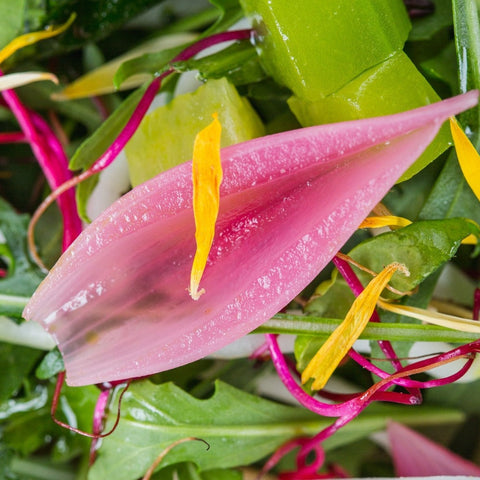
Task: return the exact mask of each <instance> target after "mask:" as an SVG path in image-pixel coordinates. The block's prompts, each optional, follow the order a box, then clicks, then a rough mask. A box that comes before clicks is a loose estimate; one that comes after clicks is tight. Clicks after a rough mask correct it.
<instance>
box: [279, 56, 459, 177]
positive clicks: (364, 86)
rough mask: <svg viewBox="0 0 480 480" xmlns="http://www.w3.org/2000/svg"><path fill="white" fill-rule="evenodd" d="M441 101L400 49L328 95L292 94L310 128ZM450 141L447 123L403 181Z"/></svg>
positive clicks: (295, 106) (292, 103) (295, 107)
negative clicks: (312, 97) (308, 97)
mask: <svg viewBox="0 0 480 480" xmlns="http://www.w3.org/2000/svg"><path fill="white" fill-rule="evenodd" d="M439 100H440V98H439V97H438V95H437V94H436V93H435V91H434V90H433V88H432V87H431V86H430V84H429V83H428V82H427V80H425V78H424V77H423V76H422V74H421V73H420V72H419V71H418V70H417V68H416V67H415V65H413V63H412V62H411V60H410V59H409V58H408V56H407V55H406V54H405V53H403V52H398V53H396V54H395V55H394V56H393V57H391V58H389V59H388V60H386V61H385V62H382V63H381V64H380V65H377V66H375V67H373V68H371V69H370V70H367V71H366V72H364V73H362V75H360V76H359V77H357V78H355V79H354V80H352V81H351V82H350V83H348V84H347V85H346V86H344V87H343V88H341V89H340V90H338V91H337V92H335V93H332V94H331V95H329V96H328V97H326V98H323V99H321V100H318V101H315V102H310V101H306V100H303V99H300V98H298V97H291V98H290V99H289V101H288V103H289V105H290V108H291V109H292V111H293V113H294V114H295V116H296V117H297V119H298V121H299V122H300V124H301V125H302V126H304V127H306V126H311V125H319V124H323V123H334V122H340V121H345V120H355V119H358V118H366V117H376V116H381V115H389V114H392V113H398V112H403V111H405V110H410V109H412V108H416V107H420V106H423V105H428V104H430V103H433V102H437V101H439ZM450 142H451V137H450V134H449V130H448V127H447V126H444V127H442V129H441V130H440V132H439V133H438V135H437V137H436V138H435V140H434V141H433V142H432V143H431V144H430V146H429V147H428V148H427V150H426V151H425V152H424V153H423V155H422V156H421V157H420V158H419V159H418V160H417V161H416V162H415V164H414V165H412V167H410V169H409V170H408V171H407V172H406V173H405V174H404V175H403V177H402V180H406V179H407V178H410V177H411V176H412V175H414V174H415V173H416V172H418V171H420V170H421V169H422V168H424V167H425V166H426V165H428V164H429V163H430V162H431V161H432V160H434V159H435V158H437V156H438V155H440V154H441V153H442V152H443V151H444V150H445V149H446V148H447V147H448V146H449V145H450Z"/></svg>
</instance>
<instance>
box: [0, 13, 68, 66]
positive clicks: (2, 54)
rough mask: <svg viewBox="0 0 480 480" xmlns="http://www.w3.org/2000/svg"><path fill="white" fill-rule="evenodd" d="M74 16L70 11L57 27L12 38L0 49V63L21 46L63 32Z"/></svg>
mask: <svg viewBox="0 0 480 480" xmlns="http://www.w3.org/2000/svg"><path fill="white" fill-rule="evenodd" d="M75 17H76V15H75V13H72V14H71V15H70V18H69V19H68V20H67V21H66V22H65V23H64V24H63V25H60V26H59V27H52V26H49V27H47V28H46V29H45V30H41V31H39V32H30V33H26V34H24V35H20V36H19V37H17V38H14V39H13V40H12V41H11V42H10V43H9V44H8V45H6V46H5V47H4V48H3V49H2V50H0V63H2V62H4V61H5V60H6V59H7V58H8V57H10V55H13V54H14V53H15V52H16V51H17V50H20V49H21V48H23V47H26V46H28V45H33V44H34V43H37V42H39V41H40V40H45V39H46V38H50V37H54V36H55V35H59V34H60V33H63V32H64V31H65V30H66V29H67V28H68V27H69V26H70V25H71V24H72V23H73V21H74V20H75Z"/></svg>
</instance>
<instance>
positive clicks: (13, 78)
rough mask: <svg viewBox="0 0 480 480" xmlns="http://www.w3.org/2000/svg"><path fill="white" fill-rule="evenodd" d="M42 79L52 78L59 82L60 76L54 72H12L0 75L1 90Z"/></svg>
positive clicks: (53, 80)
mask: <svg viewBox="0 0 480 480" xmlns="http://www.w3.org/2000/svg"><path fill="white" fill-rule="evenodd" d="M42 80H50V81H52V82H53V83H56V84H58V78H57V77H56V76H55V75H54V74H53V73H48V72H22V73H11V74H9V75H4V76H3V77H0V91H2V90H9V89H11V88H17V87H21V86H22V85H28V84H29V83H33V82H40V81H42Z"/></svg>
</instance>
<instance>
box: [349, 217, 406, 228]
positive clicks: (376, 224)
mask: <svg viewBox="0 0 480 480" xmlns="http://www.w3.org/2000/svg"><path fill="white" fill-rule="evenodd" d="M411 223H412V222H411V221H410V220H408V219H407V218H403V217H396V216H394V215H383V216H380V217H367V218H366V219H365V220H364V221H363V222H362V223H361V224H360V226H359V227H358V228H382V227H397V228H401V227H406V226H408V225H410V224H411Z"/></svg>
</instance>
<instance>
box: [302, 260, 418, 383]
mask: <svg viewBox="0 0 480 480" xmlns="http://www.w3.org/2000/svg"><path fill="white" fill-rule="evenodd" d="M397 270H400V271H402V272H403V273H404V274H406V275H408V274H409V272H408V270H407V268H406V267H405V266H404V265H401V264H400V263H391V264H390V265H388V266H387V267H385V268H384V269H383V270H382V271H381V272H380V273H379V274H378V275H377V276H376V277H375V278H374V279H373V280H372V281H371V282H370V283H369V284H368V285H367V287H366V288H365V289H364V290H363V292H362V293H361V294H360V295H359V296H358V297H357V298H356V299H355V301H354V302H353V304H352V306H351V307H350V310H349V312H348V313H347V316H346V317H345V320H344V321H343V322H342V323H341V324H340V325H339V326H338V327H337V328H336V329H335V331H334V332H333V333H332V334H331V335H330V337H328V339H327V340H326V342H325V343H324V344H323V345H322V346H321V347H320V349H319V350H318V352H317V353H316V354H315V356H314V357H313V358H312V360H311V361H310V363H309V364H308V365H307V368H305V370H304V371H303V373H302V383H306V382H307V381H308V380H310V379H311V378H314V379H315V380H314V382H313V384H312V388H313V389H314V390H320V389H322V388H323V387H324V386H325V384H326V383H327V381H328V379H329V378H330V376H331V375H332V373H333V372H334V371H335V369H336V368H337V366H338V364H339V363H340V362H341V361H342V359H343V357H345V355H346V354H347V353H348V351H349V350H350V348H352V345H353V344H354V343H355V341H356V340H357V339H358V337H359V336H360V334H361V333H362V331H363V330H364V328H365V327H366V325H367V323H368V321H369V320H370V317H371V316H372V313H373V311H374V309H375V306H376V304H377V300H378V298H379V297H380V294H381V293H382V291H383V289H384V288H385V287H386V286H387V284H388V282H389V281H390V279H391V278H392V276H393V274H394V273H395V272H396V271H397Z"/></svg>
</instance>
